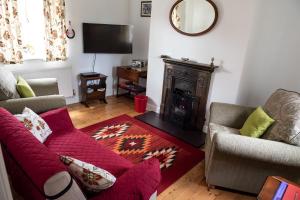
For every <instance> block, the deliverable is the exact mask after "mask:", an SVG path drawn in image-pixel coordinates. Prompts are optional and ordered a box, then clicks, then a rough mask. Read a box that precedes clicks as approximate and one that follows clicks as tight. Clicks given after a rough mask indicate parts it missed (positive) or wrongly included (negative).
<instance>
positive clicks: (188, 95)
mask: <svg viewBox="0 0 300 200" xmlns="http://www.w3.org/2000/svg"><path fill="white" fill-rule="evenodd" d="M164 63H165V71H164V83H163V93H162V101H161V107H160V114H156V113H154V112H147V113H145V114H143V115H140V116H137V117H136V118H137V119H139V120H141V121H143V122H145V123H148V124H150V125H152V126H154V127H156V128H158V129H161V130H163V131H165V132H167V133H169V134H170V135H173V136H175V137H177V138H179V139H181V140H183V141H185V142H186V143H189V144H191V145H193V146H195V147H200V146H202V145H203V144H204V143H205V134H203V132H202V129H203V126H204V123H205V112H206V105H207V98H208V93H209V88H210V82H211V76H212V73H213V72H214V70H215V69H216V68H217V66H214V64H213V59H212V63H211V64H201V63H197V62H190V61H182V60H177V59H169V58H168V59H164ZM178 91H179V92H178ZM178 94H179V96H178ZM180 95H182V96H180ZM174 115H175V117H174ZM181 120H183V123H181V122H182V121H181Z"/></svg>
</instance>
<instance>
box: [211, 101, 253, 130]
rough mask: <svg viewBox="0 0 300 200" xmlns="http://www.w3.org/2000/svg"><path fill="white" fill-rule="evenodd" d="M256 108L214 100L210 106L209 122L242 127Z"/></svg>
mask: <svg viewBox="0 0 300 200" xmlns="http://www.w3.org/2000/svg"><path fill="white" fill-rule="evenodd" d="M254 110H255V108H252V107H246V106H239V105H234V104H226V103H215V102H214V103H212V104H211V106H210V117H209V122H210V123H216V124H220V125H223V126H228V127H231V128H236V129H240V128H242V126H243V124H244V123H245V121H246V120H247V118H248V116H249V115H250V114H251V113H252V112H253V111H254Z"/></svg>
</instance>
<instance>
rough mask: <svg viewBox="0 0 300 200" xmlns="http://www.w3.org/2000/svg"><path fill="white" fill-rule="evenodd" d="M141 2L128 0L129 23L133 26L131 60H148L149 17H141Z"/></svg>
mask: <svg viewBox="0 0 300 200" xmlns="http://www.w3.org/2000/svg"><path fill="white" fill-rule="evenodd" d="M142 1H143V0H129V22H130V24H132V25H133V26H134V32H133V54H132V58H133V59H143V60H147V59H148V49H149V34H150V20H151V18H150V17H141V15H140V13H141V2H142Z"/></svg>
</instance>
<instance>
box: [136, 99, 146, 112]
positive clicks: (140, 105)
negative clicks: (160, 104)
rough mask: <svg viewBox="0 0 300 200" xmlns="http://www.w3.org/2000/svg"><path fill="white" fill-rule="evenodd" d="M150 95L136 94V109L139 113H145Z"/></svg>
mask: <svg viewBox="0 0 300 200" xmlns="http://www.w3.org/2000/svg"><path fill="white" fill-rule="evenodd" d="M147 101H148V97H147V96H144V95H136V96H135V97H134V109H135V111H136V112H138V113H144V112H145V111H146V107H147Z"/></svg>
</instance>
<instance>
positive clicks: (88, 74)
mask: <svg viewBox="0 0 300 200" xmlns="http://www.w3.org/2000/svg"><path fill="white" fill-rule="evenodd" d="M80 75H82V76H85V77H95V76H99V75H100V74H99V73H97V72H85V73H81V74H80Z"/></svg>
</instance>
